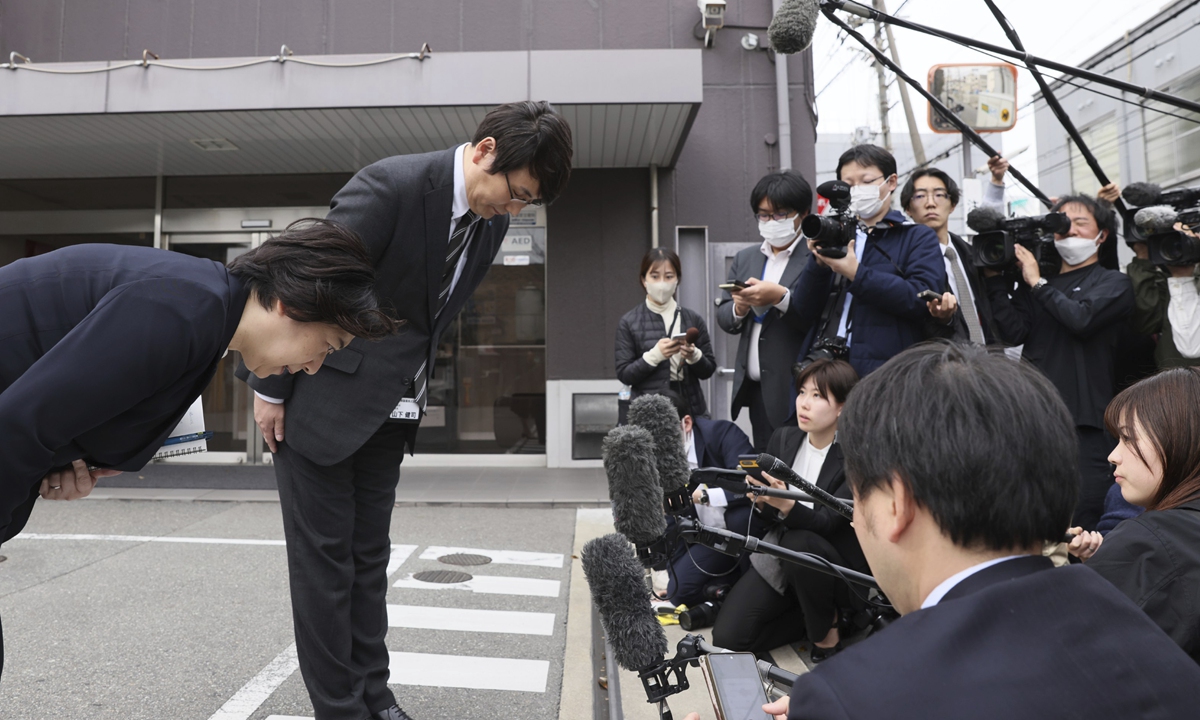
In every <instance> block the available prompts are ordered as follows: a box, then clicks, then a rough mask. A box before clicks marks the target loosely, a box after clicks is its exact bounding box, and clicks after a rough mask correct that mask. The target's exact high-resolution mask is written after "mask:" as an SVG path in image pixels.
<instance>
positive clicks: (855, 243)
mask: <svg viewBox="0 0 1200 720" xmlns="http://www.w3.org/2000/svg"><path fill="white" fill-rule="evenodd" d="M837 176H838V180H840V181H841V182H844V183H846V184H848V185H849V186H850V209H851V210H852V211H853V213H854V214H855V215H856V216H857V217H858V219H859V221H860V226H859V228H858V232H857V236H856V238H855V239H852V240H850V241H849V242H848V244H847V247H846V248H845V250H844V252H845V257H836V255H837V254H840V252H841V250H840V249H838V251H837V252H834V253H832V254H830V253H829V248H822V247H821V246H819V245H818V244H816V241H815V240H812V239H810V240H809V241H808V247H809V250H810V251H811V252H812V256H811V257H810V258H809V261H808V264H807V265H806V266H805V268H804V272H803V273H802V274H801V276H800V279H799V280H798V281H797V284H796V286H795V287H794V288H793V295H794V298H793V300H792V302H793V303H795V304H796V305H797V310H798V312H799V315H800V317H801V320H802V326H803V327H806V328H809V332H808V336H807V337H806V338H805V340H804V343H803V345H802V346H801V349H800V357H802V358H803V357H806V356H808V355H809V354H810V353H811V351H812V350H813V348H814V346H816V349H817V351H818V353H819V354H821V355H823V356H826V357H835V358H838V359H845V360H848V361H849V362H850V364H851V365H852V366H854V369H855V371H856V372H857V373H858V374H859V376H860V377H865V376H866V375H867V374H868V373H870V372H871V371H873V370H875V369H876V368H878V367H879V366H880V365H882V364H884V363H885V362H887V361H888V359H889V358H891V357H892V356H893V355H896V354H897V353H899V352H901V351H902V350H904V349H905V348H907V347H908V346H909V345H912V344H913V343H915V342H918V341H920V340H921V339H922V338H923V337H924V334H925V323H926V321H927V320H928V318H929V310H928V308H927V307H926V304H925V303H924V302H923V301H922V300H921V299H920V298H919V297H918V296H917V294H918V293H920V292H922V291H924V290H931V289H933V290H936V289H940V288H942V287H943V286H944V285H945V284H946V271H945V268H944V266H943V263H942V254H941V250H940V249H939V246H938V241H937V234H936V233H934V232H933V230H930V229H929V228H928V227H925V226H924V225H914V224H911V223H905V221H904V215H902V214H901V213H899V212H895V211H893V210H891V199H892V195H893V194H894V193H895V191H896V185H897V178H896V160H895V158H894V157H892V154H891V153H889V152H888V151H886V150H884V149H883V148H880V147H876V146H874V145H856V146H854V147H852V148H850V149H849V150H847V151H846V152H845V153H843V154H842V156H841V157H840V158H839V159H838V165H837ZM806 234H808V233H806ZM822 251H824V254H822ZM822 348H827V349H822Z"/></svg>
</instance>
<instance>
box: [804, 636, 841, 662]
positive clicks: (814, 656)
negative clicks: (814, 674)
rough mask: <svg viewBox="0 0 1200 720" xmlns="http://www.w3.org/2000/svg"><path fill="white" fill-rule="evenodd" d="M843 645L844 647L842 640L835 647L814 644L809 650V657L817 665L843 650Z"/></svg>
mask: <svg viewBox="0 0 1200 720" xmlns="http://www.w3.org/2000/svg"><path fill="white" fill-rule="evenodd" d="M842 647H843V645H842V641H841V640H838V641H837V645H834V646H833V647H827V648H823V647H817V646H816V645H813V646H812V650H811V651H809V654H808V657H809V658H810V659H811V660H812V661H813V664H814V665H815V664H816V663H819V662H823V661H825V660H828V659H829V658H831V657H833V656H834V655H836V654H838V653H839V652H841V651H842Z"/></svg>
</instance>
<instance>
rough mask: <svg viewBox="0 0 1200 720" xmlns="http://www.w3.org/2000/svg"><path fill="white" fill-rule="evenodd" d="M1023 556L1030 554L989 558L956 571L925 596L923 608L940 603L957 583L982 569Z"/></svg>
mask: <svg viewBox="0 0 1200 720" xmlns="http://www.w3.org/2000/svg"><path fill="white" fill-rule="evenodd" d="M1022 557H1029V556H1028V555H1009V556H1008V557H1002V558H996V559H994V560H988V561H987V562H981V563H979V564H978V565H972V566H971V567H969V568H967V569H966V570H962V571H959V572H956V573H954V574H953V575H951V576H950V577H948V578H946V579H945V580H943V581H942V582H941V584H940V585H938V586H937V587H935V588H934V589H933V592H931V593H929V594H928V595H927V596H925V601H924V602H922V603H921V609H922V610H924V609H925V608H927V607H933V606H934V605H937V604H938V603H940V602H941V601H942V598H944V597H946V593H948V592H950V591H951V590H953V589H954V586H955V585H958V584H959V583H960V582H962V581H963V580H966V579H967V578H969V577H971V576H972V575H974V574H975V573H977V572H979V571H980V570H986V569H988V568H990V567H991V566H993V565H999V564H1000V563H1002V562H1004V561H1005V560H1015V559H1016V558H1022Z"/></svg>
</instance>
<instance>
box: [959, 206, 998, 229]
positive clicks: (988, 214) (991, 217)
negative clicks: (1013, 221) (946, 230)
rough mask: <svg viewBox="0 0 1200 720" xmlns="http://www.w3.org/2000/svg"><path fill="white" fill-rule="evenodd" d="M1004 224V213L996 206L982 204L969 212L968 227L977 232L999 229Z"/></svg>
mask: <svg viewBox="0 0 1200 720" xmlns="http://www.w3.org/2000/svg"><path fill="white" fill-rule="evenodd" d="M1003 225H1004V214H1003V213H1001V212H1000V211H999V210H996V209H995V208H991V207H988V206H986V205H980V206H979V207H977V208H975V209H974V210H972V211H971V212H969V213H967V227H969V228H971V229H972V230H974V231H975V232H979V233H985V232H991V231H993V230H999V229H1000V228H1002V227H1003Z"/></svg>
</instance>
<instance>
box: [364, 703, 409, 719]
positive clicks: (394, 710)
mask: <svg viewBox="0 0 1200 720" xmlns="http://www.w3.org/2000/svg"><path fill="white" fill-rule="evenodd" d="M371 720H412V718H410V717H409V716H408V713H406V712H404V711H403V710H401V709H400V706H399V705H393V706H391V707H390V708H388V709H386V710H380V711H379V712H377V713H372V714H371Z"/></svg>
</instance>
